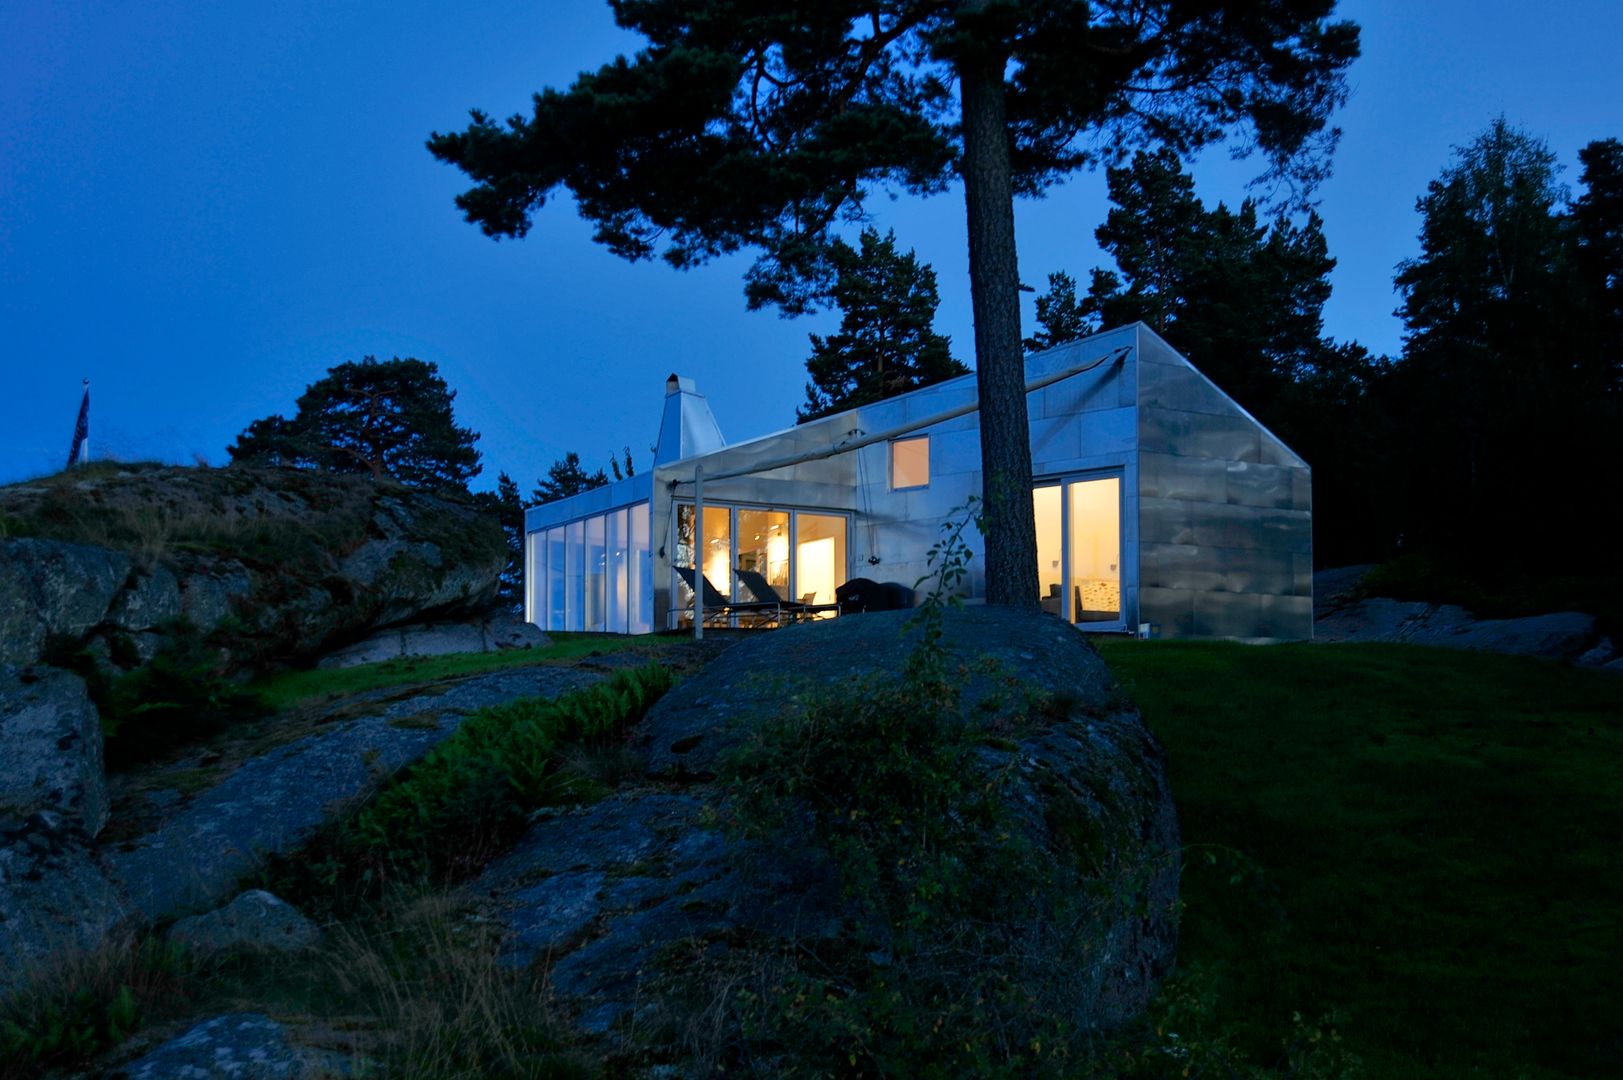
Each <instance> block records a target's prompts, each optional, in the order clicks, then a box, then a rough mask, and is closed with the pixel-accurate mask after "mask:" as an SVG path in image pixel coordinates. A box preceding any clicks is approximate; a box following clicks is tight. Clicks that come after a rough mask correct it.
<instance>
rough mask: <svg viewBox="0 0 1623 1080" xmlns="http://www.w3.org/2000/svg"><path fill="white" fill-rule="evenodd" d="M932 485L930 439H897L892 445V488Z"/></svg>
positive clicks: (926, 437) (924, 437)
mask: <svg viewBox="0 0 1623 1080" xmlns="http://www.w3.org/2000/svg"><path fill="white" fill-rule="evenodd" d="M929 483H930V437H929V436H928V435H921V436H919V437H917V438H913V439H897V440H896V441H895V442H893V443H891V444H890V486H891V487H892V488H912V487H925V486H927V485H928V484H929Z"/></svg>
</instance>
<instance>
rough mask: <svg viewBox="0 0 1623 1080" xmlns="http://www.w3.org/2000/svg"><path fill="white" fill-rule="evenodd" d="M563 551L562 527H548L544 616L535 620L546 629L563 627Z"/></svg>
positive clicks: (560, 628)
mask: <svg viewBox="0 0 1623 1080" xmlns="http://www.w3.org/2000/svg"><path fill="white" fill-rule="evenodd" d="M564 551H565V545H564V527H563V526H562V525H559V526H558V527H557V528H555V529H548V530H547V602H546V605H545V607H546V611H545V613H544V614H545V616H546V618H545V619H544V620H542V619H537V620H536V622H537V623H538V624H539V625H541V626H543V627H545V628H547V629H548V630H562V629H563V628H564Z"/></svg>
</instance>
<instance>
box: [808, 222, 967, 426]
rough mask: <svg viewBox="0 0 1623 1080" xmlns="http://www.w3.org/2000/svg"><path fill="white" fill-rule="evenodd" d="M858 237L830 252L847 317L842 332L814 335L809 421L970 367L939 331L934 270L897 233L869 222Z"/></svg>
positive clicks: (836, 289)
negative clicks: (902, 245)
mask: <svg viewBox="0 0 1623 1080" xmlns="http://www.w3.org/2000/svg"><path fill="white" fill-rule="evenodd" d="M859 244H860V247H857V248H853V247H851V245H849V244H847V243H845V242H844V241H843V240H836V241H834V244H833V246H832V248H831V251H830V257H831V259H832V261H833V264H834V266H835V269H836V277H835V281H834V289H833V299H834V303H835V305H836V306H837V307H838V308H839V309H840V311H841V312H843V318H841V320H840V329H839V330H838V332H836V333H833V334H829V335H827V336H826V337H825V336H822V335H818V334H813V335H811V344H812V354H811V357H810V358H809V359H807V361H806V373H807V374H808V375H810V376H811V381H810V382H808V383H807V384H806V404H805V405H804V406H802V407H801V408H800V409H798V410H797V411H796V417H797V419H798V420H800V421H801V422H802V423H804V422H805V421H807V420H814V419H816V418H817V417H819V416H827V415H829V414H830V413H836V412H840V411H841V410H843V409H851V408H855V407H857V406H859V405H867V404H870V403H872V402H875V401H879V400H881V399H883V398H887V397H893V396H895V395H896V394H901V393H905V392H906V391H908V390H916V389H918V388H919V387H921V386H929V385H931V384H932V383H938V382H940V381H941V380H942V379H950V378H953V377H954V376H957V375H965V374H968V372H969V368H967V367H965V366H964V364H963V363H962V362H960V361H958V360H954V359H953V357H952V352H951V343H950V342H949V341H948V339H947V338H946V337H944V336H942V335H941V334H938V333H936V332H935V328H934V323H935V311H936V307H937V306H938V305H939V304H940V296H939V294H938V293H937V292H936V281H935V271H934V270H932V269H930V267H929V265H928V264H927V263H921V262H919V260H918V257H917V255H915V254H914V253H913V252H911V251H909V252H907V253H906V254H902V253H900V252H898V251H897V250H896V234H895V233H894V232H891V233H887V234H886V235H885V236H883V237H881V236H880V235H879V233H878V231H877V230H874V229H864V230H863V231H862V236H861V238H860V239H859Z"/></svg>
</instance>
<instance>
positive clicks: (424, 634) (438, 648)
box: [316, 615, 551, 668]
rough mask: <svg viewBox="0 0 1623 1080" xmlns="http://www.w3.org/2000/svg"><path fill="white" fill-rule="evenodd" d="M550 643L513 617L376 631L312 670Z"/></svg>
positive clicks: (498, 616)
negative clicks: (411, 657)
mask: <svg viewBox="0 0 1623 1080" xmlns="http://www.w3.org/2000/svg"><path fill="white" fill-rule="evenodd" d="M550 640H551V639H549V638H548V637H547V635H546V634H545V633H543V632H542V631H541V630H539V629H538V628H537V627H536V626H535V624H534V623H527V622H524V621H523V620H522V619H519V618H518V617H516V616H513V615H496V616H491V617H489V618H480V619H470V620H468V621H465V622H451V623H415V624H411V625H408V626H396V627H391V628H390V629H388V630H380V631H379V632H378V633H376V634H373V635H372V636H371V637H368V638H366V639H365V640H363V641H358V642H356V643H355V644H353V645H349V646H345V647H344V648H342V649H339V650H337V651H336V652H331V653H328V654H327V655H326V656H324V657H322V658H321V661H320V662H319V663H318V664H317V665H316V666H317V667H322V668H344V667H353V666H355V665H356V664H375V663H379V662H381V661H384V660H399V659H402V658H404V657H408V656H444V655H446V654H448V653H469V652H496V651H498V650H501V649H529V648H541V647H542V646H545V645H547V644H548V643H549V641H550Z"/></svg>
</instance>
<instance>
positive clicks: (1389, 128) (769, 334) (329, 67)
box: [0, 0, 1623, 491]
mask: <svg viewBox="0 0 1623 1080" xmlns="http://www.w3.org/2000/svg"><path fill="white" fill-rule="evenodd" d="M1341 12H1342V14H1343V15H1344V16H1345V17H1349V18H1352V19H1354V20H1356V21H1357V22H1358V23H1359V24H1361V26H1362V27H1363V40H1364V57H1363V59H1361V60H1360V61H1359V62H1358V63H1357V64H1356V65H1355V67H1354V68H1353V70H1352V75H1351V81H1352V87H1353V95H1352V100H1351V102H1350V103H1349V105H1348V106H1347V108H1346V109H1345V110H1344V112H1343V113H1342V114H1341V116H1340V118H1339V122H1340V124H1341V126H1342V127H1343V128H1344V130H1345V132H1346V134H1345V138H1344V139H1343V141H1342V144H1341V148H1340V150H1339V152H1338V154H1337V158H1336V163H1335V175H1334V178H1333V179H1332V180H1331V181H1330V182H1329V184H1328V185H1326V187H1325V188H1324V189H1323V191H1322V205H1321V208H1320V209H1321V213H1322V214H1323V216H1324V218H1325V229H1326V233H1327V235H1328V238H1329V243H1330V250H1331V254H1333V255H1334V256H1336V257H1337V258H1338V259H1339V260H1340V265H1339V266H1338V267H1337V269H1336V272H1335V275H1334V279H1333V281H1334V285H1335V294H1334V297H1333V298H1332V300H1331V301H1330V304H1329V307H1328V309H1327V331H1328V332H1329V333H1330V334H1331V335H1333V336H1335V337H1336V338H1338V339H1356V340H1358V341H1361V342H1363V343H1364V344H1366V345H1367V346H1369V347H1370V348H1371V349H1374V350H1376V351H1378V352H1394V351H1396V350H1397V348H1398V347H1399V344H1400V341H1401V327H1400V326H1399V324H1398V322H1397V320H1396V319H1394V318H1393V317H1392V310H1393V308H1394V306H1395V303H1396V301H1395V298H1394V296H1393V293H1392V285H1391V282H1392V273H1393V267H1394V265H1395V264H1396V263H1397V262H1398V261H1399V260H1401V259H1404V258H1407V257H1409V256H1412V255H1413V254H1414V253H1415V235H1416V230H1417V227H1418V219H1417V217H1416V215H1415V213H1414V203H1415V199H1416V197H1417V196H1418V195H1420V194H1421V193H1422V192H1423V190H1424V188H1425V185H1426V183H1427V181H1429V180H1431V179H1432V178H1434V177H1435V176H1436V175H1437V173H1438V171H1439V170H1440V169H1441V168H1442V167H1443V165H1444V164H1445V162H1447V160H1448V158H1449V154H1450V148H1451V147H1452V146H1454V145H1457V144H1460V143H1463V142H1466V141H1468V140H1469V139H1471V138H1472V137H1473V136H1474V135H1475V134H1476V133H1477V132H1479V131H1480V130H1481V129H1482V128H1483V127H1485V126H1486V125H1487V124H1488V123H1489V121H1490V120H1491V119H1492V118H1493V117H1494V116H1496V115H1498V114H1500V113H1503V114H1504V115H1505V116H1506V117H1507V118H1508V119H1509V120H1510V121H1511V122H1512V123H1513V124H1516V125H1518V126H1520V127H1522V128H1524V129H1526V130H1527V131H1529V132H1531V133H1533V134H1536V135H1538V136H1540V137H1542V138H1544V139H1545V140H1546V141H1547V142H1548V143H1549V145H1550V147H1551V148H1552V149H1553V150H1554V151H1555V152H1556V153H1557V155H1558V156H1559V159H1560V160H1561V162H1562V163H1563V164H1564V165H1565V166H1567V171H1566V173H1565V179H1566V180H1567V181H1568V182H1570V183H1575V182H1576V180H1577V158H1576V155H1577V150H1578V148H1579V147H1581V146H1582V145H1584V144H1585V143H1587V142H1589V141H1590V140H1592V139H1599V138H1606V137H1609V136H1623V65H1620V64H1618V63H1617V59H1616V58H1617V46H1618V42H1619V41H1623V3H1619V2H1618V0H1566V2H1558V3H1550V4H1546V5H1541V6H1533V5H1528V4H1526V3H1521V2H1511V0H1425V2H1422V3H1416V2H1414V0H1343V3H1342V5H1341ZM635 44H636V41H635V39H633V38H631V37H630V36H628V35H625V34H622V33H621V32H620V31H618V30H617V29H616V28H615V27H614V25H613V23H612V20H611V18H610V15H609V11H608V8H607V6H606V5H604V4H601V3H598V2H596V0H559V2H556V3H536V2H533V0H531V2H526V3H520V2H512V0H466V2H464V3H460V4H456V5H450V4H427V3H414V2H411V0H390V2H387V3H383V2H379V0H356V2H352V3H343V4H333V3H330V2H325V0H324V2H315V0H284V2H282V3H278V4H268V5H247V4H237V3H225V4H221V3H205V2H202V0H187V2H180V0H145V2H141V3H133V2H117V0H114V2H107V0H102V2H96V3H51V2H46V0H4V2H3V3H0V482H9V481H12V480H17V479H20V478H23V477H26V476H32V475H37V474H40V473H43V472H48V471H52V470H54V469H56V468H59V467H60V466H61V463H62V460H63V458H64V456H65V454H66V452H67V448H68V443H69V440H70V437H71V434H72V429H73V423H74V418H75V415H76V411H77V409H78V404H79V395H80V380H81V379H82V378H84V377H89V378H90V379H91V380H92V386H93V394H92V397H93V416H92V423H93V444H92V445H93V451H94V453H95V455H96V456H98V457H100V456H106V455H112V456H116V457H119V458H126V459H134V458H157V459H162V460H166V461H177V462H186V463H190V462H192V461H194V460H205V461H208V462H210V463H213V464H220V463H223V462H224V461H225V460H226V454H225V447H226V445H227V444H228V443H229V442H230V441H231V440H232V439H233V438H234V437H235V436H236V434H237V433H238V432H239V431H241V430H242V428H243V427H244V426H246V425H247V424H248V423H249V422H250V421H252V420H254V419H256V418H258V417H261V416H265V415H267V414H270V413H273V412H283V413H287V412H291V410H292V406H293V401H294V399H295V398H296V397H297V395H298V393H299V392H300V391H301V390H302V389H303V388H304V387H305V386H306V385H307V384H308V383H310V382H311V381H313V380H314V379H316V378H319V377H320V376H321V375H322V374H323V373H324V372H325V371H326V369H327V368H328V367H330V366H332V365H333V364H336V363H339V362H341V361H344V360H351V359H358V358H359V357H361V356H363V355H366V354H375V355H377V356H379V357H380V358H387V357H389V356H395V355H399V356H417V357H420V358H422V359H425V360H433V361H435V362H437V363H438V364H439V366H440V371H441V373H442V374H443V375H444V376H445V378H446V379H447V381H448V382H449V383H450V384H451V386H452V387H453V388H455V389H456V390H457V392H458V397H457V413H458V418H459V420H460V421H461V422H462V423H464V424H467V425H469V426H471V427H473V428H474V429H475V430H477V431H479V432H481V433H482V434H483V439H482V440H481V442H480V448H481V449H482V451H483V452H484V455H485V462H486V473H485V476H484V477H482V478H481V481H480V485H479V486H489V485H493V484H494V481H495V474H496V471H497V470H498V469H505V470H507V471H509V472H510V473H512V474H513V475H514V476H515V477H516V478H517V479H518V480H519V482H520V483H521V485H523V487H524V489H525V490H526V491H528V489H529V487H530V486H531V485H532V483H533V481H534V478H535V477H536V476H537V475H539V474H541V473H542V472H544V471H545V469H546V467H547V465H548V464H549V463H550V462H552V461H553V460H554V459H555V458H557V457H558V456H560V455H561V454H562V453H563V452H564V451H566V450H577V451H579V452H580V453H581V454H582V456H583V457H584V458H585V459H586V461H587V462H588V463H589V464H592V465H600V464H603V463H605V462H606V461H607V458H608V455H609V453H610V452H611V451H613V450H615V449H617V448H619V447H620V446H622V445H629V446H630V447H631V448H632V451H633V453H634V454H635V456H636V459H637V462H638V464H639V465H640V466H643V467H646V465H647V462H648V460H649V456H650V455H649V453H648V447H649V446H650V445H651V444H652V442H653V440H654V438H655V435H656V434H657V427H658V421H659V413H660V399H661V396H662V394H663V388H664V387H663V380H664V378H665V376H666V375H667V374H668V373H669V372H671V371H678V372H681V373H682V374H684V375H689V376H692V377H694V378H695V379H697V381H698V384H699V388H700V390H701V391H703V392H705V393H706V394H707V395H708V396H709V398H710V401H711V404H712V406H713V407H714V409H715V412H716V416H717V418H718V420H719V421H720V423H721V426H722V430H723V432H724V433H725V434H726V435H727V437H728V438H729V439H731V440H734V441H738V440H742V439H745V438H749V437H752V436H755V435H759V434H763V433H765V432H767V431H771V430H775V429H777V428H780V427H784V426H787V425H788V424H790V423H792V422H793V418H794V409H795V406H796V405H797V404H799V403H800V402H801V401H802V400H803V389H802V387H803V384H804V381H805V372H804V368H803V366H802V365H803V362H804V359H805V356H806V353H807V343H806V335H807V333H808V332H810V331H812V330H820V329H826V328H827V327H828V326H830V325H832V322H833V320H832V319H831V318H830V317H828V316H820V317H818V318H815V319H801V320H793V321H786V320H782V319H780V318H778V317H777V316H776V315H774V314H772V313H767V312H760V313H753V314H752V313H749V312H747V311H746V310H745V308H744V302H743V298H742V292H741V287H740V279H741V275H742V273H743V271H744V269H745V267H746V265H747V262H748V260H747V259H744V258H742V257H740V258H737V259H729V260H723V261H720V262H718V263H715V264H713V265H710V266H708V267H705V268H703V269H700V270H697V271H691V272H687V273H678V272H676V271H673V270H670V269H668V268H667V267H665V266H664V265H663V264H660V263H657V262H656V263H643V264H636V265H632V264H627V263H624V262H622V261H620V260H618V259H616V258H614V257H613V256H611V255H609V254H607V253H606V252H605V251H603V250H602V249H600V248H598V247H597V246H595V245H594V244H593V243H592V242H591V239H590V235H589V230H588V227H587V226H586V225H585V224H583V223H582V222H581V221H580V220H579V219H578V218H577V217H576V216H575V213H574V210H573V207H572V206H571V205H570V204H569V203H568V201H567V199H565V200H563V201H559V202H556V203H553V204H551V205H549V206H548V207H547V208H546V209H545V210H544V211H543V212H542V213H541V214H540V215H539V217H538V220H537V222H536V225H535V228H534V229H533V230H532V232H531V234H530V236H529V237H528V238H527V239H526V240H523V241H519V242H512V241H502V242H499V243H497V242H493V241H490V240H488V239H486V238H485V237H484V236H483V235H481V234H480V233H479V231H478V230H477V229H476V228H474V227H473V226H470V225H467V224H465V223H464V222H463V221H462V220H461V217H460V215H459V214H458V213H457V211H456V210H455V208H454V207H453V206H452V203H451V200H452V197H453V196H454V195H455V194H456V193H457V192H458V191H460V190H462V189H463V188H464V187H465V186H466V185H465V183H464V182H463V179H462V176H461V174H460V173H458V172H456V171H455V170H453V169H451V168H449V167H447V166H443V165H440V164H438V163H437V162H435V161H434V160H433V159H432V158H430V156H429V155H428V153H427V152H426V151H425V150H424V148H423V142H424V139H425V138H426V136H427V135H428V134H429V132H431V131H434V130H451V129H455V128H459V127H461V126H462V125H463V124H464V123H465V122H466V114H467V110H468V109H469V108H470V107H475V106H477V107H480V108H483V109H485V110H487V111H489V112H491V113H493V114H495V115H497V116H507V115H510V114H511V113H513V112H516V111H524V110H526V109H527V107H528V102H529V95H530V94H531V93H532V92H533V91H535V90H538V89H540V88H541V87H543V86H547V85H563V84H567V83H568V82H569V81H570V80H571V78H572V77H573V76H574V74H575V73H576V72H577V71H579V70H582V69H585V68H590V67H595V66H596V65H598V64H599V63H601V62H603V61H605V60H608V59H610V58H611V57H612V56H613V55H614V54H615V53H616V52H619V51H624V50H627V49H630V48H634V47H635ZM1253 170H1254V165H1253V164H1251V163H1241V165H1239V166H1236V165H1234V164H1232V163H1231V162H1229V161H1228V160H1227V159H1226V156H1225V155H1224V154H1223V153H1222V152H1221V151H1219V152H1217V153H1215V154H1212V155H1208V157H1207V158H1206V159H1205V160H1203V161H1202V162H1200V163H1199V165H1198V167H1197V170H1196V175H1197V183H1198V188H1199V191H1200V193H1201V195H1202V197H1204V198H1205V199H1206V200H1207V201H1208V202H1209V203H1213V202H1216V201H1217V200H1219V199H1226V200H1229V201H1231V202H1232V201H1235V200H1237V199H1238V198H1240V197H1243V195H1244V183H1245V180H1246V179H1247V178H1249V176H1250V175H1251V174H1252V171H1253ZM1106 206H1107V204H1106V201H1105V197H1104V177H1103V175H1102V174H1081V175H1078V176H1076V177H1075V178H1074V179H1073V180H1072V181H1071V182H1070V183H1069V184H1068V185H1067V186H1065V187H1064V188H1062V189H1060V190H1058V191H1056V192H1054V193H1053V194H1052V195H1050V196H1049V197H1048V198H1046V199H1044V200H1040V201H1035V202H1023V203H1021V204H1020V205H1019V207H1018V208H1017V214H1018V228H1019V245H1020V261H1021V272H1022V276H1023V278H1024V279H1025V280H1026V281H1028V282H1030V283H1032V284H1033V285H1037V286H1041V285H1042V284H1043V283H1044V280H1045V277H1046V275H1047V274H1048V272H1050V271H1052V270H1057V269H1068V270H1070V271H1071V272H1072V273H1073V274H1074V275H1075V276H1077V277H1078V278H1079V279H1081V280H1085V279H1086V273H1087V270H1088V269H1089V268H1090V267H1092V266H1094V265H1102V264H1105V262H1106V260H1105V259H1104V258H1103V257H1102V256H1101V254H1100V253H1099V251H1098V249H1097V247H1096V245H1095V244H1094V242H1093V230H1094V228H1095V227H1096V226H1097V225H1098V223H1099V222H1100V221H1101V220H1102V218H1103V215H1104V213H1105V210H1106ZM873 207H874V209H875V211H876V217H877V224H879V225H880V226H881V227H894V228H895V229H896V232H897V235H898V238H899V239H900V241H901V242H902V244H903V246H911V247H914V248H916V249H917V250H918V252H919V254H920V255H921V256H922V257H923V258H925V259H927V260H928V261H929V262H931V263H933V264H934V266H935V268H936V271H937V273H938V275H939V278H940V285H941V294H942V306H941V312H940V317H939V328H940V329H941V330H942V331H943V332H945V333H948V334H950V335H951V336H952V339H953V342H954V351H955V352H956V353H957V354H958V355H959V356H961V357H963V358H965V359H966V360H967V359H971V358H972V352H973V348H972V342H973V335H972V329H971V321H970V313H969V298H968V284H967V267H966V255H965V246H964V239H963V208H962V203H961V200H960V198H959V197H958V196H957V195H955V194H953V195H946V196H941V197H938V198H935V199H931V200H927V201H916V200H911V199H904V200H901V201H897V202H888V201H886V200H885V199H884V198H882V197H880V198H876V199H875V200H874V202H873ZM1027 305H1028V306H1027V316H1028V319H1029V316H1030V307H1029V305H1030V299H1029V298H1028V300H1027ZM1197 362H1198V358H1197Z"/></svg>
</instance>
